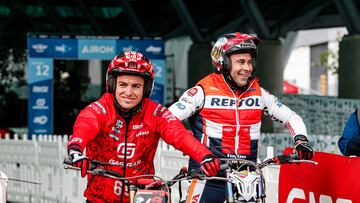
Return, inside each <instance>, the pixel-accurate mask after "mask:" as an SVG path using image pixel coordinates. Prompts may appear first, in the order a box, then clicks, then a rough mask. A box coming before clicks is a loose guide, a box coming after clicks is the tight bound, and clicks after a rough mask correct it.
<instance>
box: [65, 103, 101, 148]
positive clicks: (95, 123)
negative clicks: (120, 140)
mask: <svg viewBox="0 0 360 203" xmlns="http://www.w3.org/2000/svg"><path fill="white" fill-rule="evenodd" d="M100 116H101V115H100V114H99V113H97V112H96V111H93V110H92V107H91V105H89V106H88V107H86V108H85V109H84V110H82V111H81V112H80V113H79V115H78V116H77V118H76V121H75V124H74V128H73V135H72V136H71V137H70V140H69V142H68V150H69V149H70V148H78V149H79V150H81V151H83V150H84V148H85V147H86V145H87V144H88V143H89V142H90V141H91V140H92V139H94V137H95V136H96V135H97V134H98V133H99V131H100V123H101V122H100V120H101V117H100Z"/></svg>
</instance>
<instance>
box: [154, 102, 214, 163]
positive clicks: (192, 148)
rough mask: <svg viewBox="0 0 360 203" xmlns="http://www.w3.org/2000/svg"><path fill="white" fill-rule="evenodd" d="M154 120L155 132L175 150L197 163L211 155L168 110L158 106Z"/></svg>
mask: <svg viewBox="0 0 360 203" xmlns="http://www.w3.org/2000/svg"><path fill="white" fill-rule="evenodd" d="M154 116H155V119H156V131H158V132H159V133H160V136H161V138H162V139H163V140H164V141H165V142H166V143H168V144H170V145H172V146H174V147H175V148H176V149H178V150H180V151H182V152H183V153H185V154H186V155H189V156H190V157H191V158H193V159H194V160H196V161H197V162H198V163H200V162H201V161H202V159H203V158H204V157H205V156H206V155H208V154H212V153H211V152H210V150H209V149H208V148H207V147H206V146H205V145H203V144H201V143H200V142H199V141H198V140H197V139H196V138H195V137H194V136H193V134H192V133H191V132H190V131H189V130H187V129H186V128H185V126H184V125H183V124H182V122H181V121H180V120H178V119H177V118H176V117H175V116H174V115H173V114H172V113H171V112H170V111H169V110H168V109H166V108H165V107H163V106H161V105H160V104H159V105H158V106H157V108H156V109H155V111H154Z"/></svg>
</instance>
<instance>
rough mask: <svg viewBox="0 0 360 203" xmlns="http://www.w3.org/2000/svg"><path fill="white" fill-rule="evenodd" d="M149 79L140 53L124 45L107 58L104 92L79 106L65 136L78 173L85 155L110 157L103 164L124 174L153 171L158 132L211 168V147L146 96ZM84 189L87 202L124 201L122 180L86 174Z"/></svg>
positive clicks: (151, 73)
mask: <svg viewBox="0 0 360 203" xmlns="http://www.w3.org/2000/svg"><path fill="white" fill-rule="evenodd" d="M153 85H154V68H153V66H152V65H151V62H150V61H149V60H148V59H147V58H146V57H144V55H143V54H142V53H139V52H135V51H127V52H124V53H122V54H120V55H118V56H116V57H115V58H114V59H113V60H112V61H111V63H110V64H109V67H108V70H107V80H106V86H107V87H106V88H107V92H106V93H105V94H104V95H103V96H102V97H101V98H100V99H99V100H98V101H96V102H93V103H91V104H90V105H89V106H87V107H86V108H85V109H84V110H82V111H81V112H80V114H79V115H78V117H77V119H76V122H75V125H74V129H73V135H72V136H71V138H70V140H69V142H68V153H69V157H70V159H71V160H72V161H73V163H74V165H75V166H78V167H80V168H81V174H82V176H83V177H84V176H86V170H87V169H89V161H91V160H98V161H102V162H107V163H110V166H105V168H107V169H110V170H113V171H116V172H118V173H119V174H121V175H123V176H124V177H130V176H137V175H142V174H154V172H155V171H154V164H153V160H154V155H155V152H156V148H157V145H158V142H159V139H160V138H162V139H163V140H164V141H165V142H167V143H168V144H171V145H173V146H174V147H175V148H176V149H178V150H180V151H182V152H183V153H185V154H187V155H189V156H190V157H192V158H193V159H194V160H195V161H197V162H198V163H200V164H201V166H202V169H203V170H204V172H205V174H206V175H207V176H213V175H216V174H217V172H218V170H219V163H218V160H217V159H215V158H214V156H213V155H212V153H211V152H210V151H209V150H208V149H207V148H206V147H205V146H203V145H202V144H201V143H200V142H199V141H197V140H196V139H195V138H194V136H193V135H192V134H191V133H190V131H188V130H186V129H185V127H184V126H183V125H182V123H181V122H180V121H179V120H178V119H177V118H176V117H175V116H173V115H172V114H171V112H170V111H168V110H167V109H166V108H165V107H163V106H162V105H160V104H157V103H155V102H153V101H151V100H150V99H149V97H150V95H151V92H152V89H153ZM188 143H191V145H189V144H188ZM85 148H86V155H85V154H83V151H84V149H85ZM84 195H85V197H86V199H87V202H92V203H100V202H111V203H112V202H128V201H129V197H128V195H129V194H128V192H127V188H126V187H124V183H123V182H122V181H119V180H114V179H111V178H105V177H102V176H96V175H95V176H94V175H91V174H88V185H87V188H86V190H85V193H84Z"/></svg>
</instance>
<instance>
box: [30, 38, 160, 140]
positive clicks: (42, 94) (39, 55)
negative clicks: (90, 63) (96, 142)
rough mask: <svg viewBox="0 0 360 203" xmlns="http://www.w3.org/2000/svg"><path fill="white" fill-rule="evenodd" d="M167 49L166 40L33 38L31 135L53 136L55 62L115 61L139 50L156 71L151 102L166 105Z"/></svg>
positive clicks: (31, 49)
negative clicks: (119, 56) (72, 60)
mask: <svg viewBox="0 0 360 203" xmlns="http://www.w3.org/2000/svg"><path fill="white" fill-rule="evenodd" d="M164 48H165V42H164V41H162V40H150V39H119V38H114V37H112V38H101V37H81V36H80V37H69V36H51V37H46V36H37V35H29V37H28V53H29V60H28V84H29V97H28V128H29V136H31V135H32V134H52V133H53V75H54V73H53V71H54V67H53V66H54V65H53V60H54V59H74V60H83V59H95V60H111V59H113V58H114V57H115V56H116V55H117V54H120V53H122V52H124V51H139V52H141V53H143V54H144V55H145V56H146V57H147V58H149V59H150V60H151V61H152V63H153V66H154V69H155V83H154V89H153V92H152V96H151V99H153V100H154V101H156V102H158V103H161V104H164V90H165V70H166V69H165V51H164ZM99 96H100V95H99Z"/></svg>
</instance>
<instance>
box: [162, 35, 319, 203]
mask: <svg viewBox="0 0 360 203" xmlns="http://www.w3.org/2000/svg"><path fill="white" fill-rule="evenodd" d="M259 43H260V40H259V39H258V38H257V37H255V36H252V35H248V34H242V33H238V32H235V33H230V34H225V35H223V36H221V37H220V38H218V40H217V41H216V43H215V45H214V46H213V49H212V51H211V60H212V64H213V67H214V73H212V74H209V75H207V76H205V77H204V78H203V79H201V80H200V81H199V82H198V83H197V85H196V86H194V87H192V88H190V89H188V90H187V91H186V92H185V93H184V94H183V95H182V96H181V97H180V99H179V101H178V102H176V103H175V104H173V105H172V106H171V107H170V108H169V110H170V111H171V112H172V113H173V114H174V115H175V116H176V117H178V118H179V119H180V120H184V119H186V118H189V122H190V125H191V128H192V130H193V133H194V135H195V136H196V138H197V139H198V140H199V141H201V142H202V143H203V144H204V145H206V146H207V147H208V148H209V149H210V150H211V151H212V152H213V153H214V154H215V156H217V157H232V156H235V155H236V156H237V157H240V158H244V159H248V160H253V161H255V160H256V159H257V151H258V141H259V137H260V126H261V117H262V113H263V112H264V114H266V115H268V116H270V117H271V118H272V119H274V120H276V121H279V122H281V123H282V124H283V125H284V126H286V127H287V128H288V129H289V131H290V134H291V136H292V138H293V139H294V142H295V151H296V152H297V153H298V154H299V156H300V158H301V159H311V158H312V156H313V150H312V148H311V147H310V146H309V145H308V143H307V142H308V139H307V130H306V127H305V125H304V122H303V120H302V118H301V117H300V116H298V115H297V114H296V113H295V112H293V111H292V110H290V109H289V108H288V107H287V106H285V105H283V104H282V103H280V102H279V101H278V100H277V98H276V97H275V96H273V95H272V94H270V93H269V92H267V91H266V90H264V89H263V88H262V87H260V85H259V83H258V79H257V78H256V77H253V76H252V73H254V71H255V67H254V62H255V58H256V54H257V47H258V44H259ZM198 167H199V165H198V164H197V163H196V161H195V160H193V159H190V161H189V168H190V170H191V169H193V168H198ZM219 175H221V174H219ZM199 182H201V183H199ZM189 191H190V192H189V194H188V198H187V202H193V200H195V199H197V200H198V201H196V202H206V203H209V202H216V203H217V202H224V200H225V198H226V197H225V195H226V192H225V183H224V182H222V181H206V185H205V184H204V181H198V180H196V181H193V183H192V185H190V189H189Z"/></svg>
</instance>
